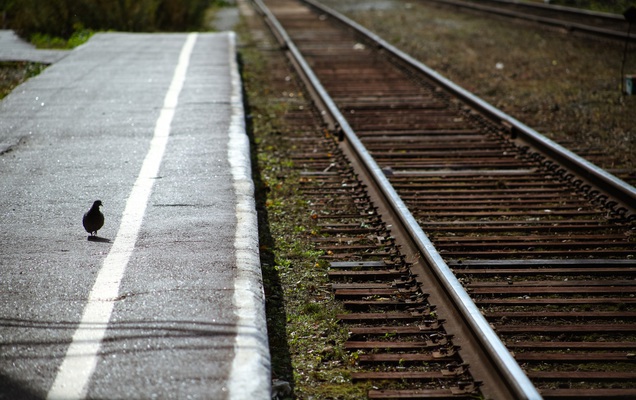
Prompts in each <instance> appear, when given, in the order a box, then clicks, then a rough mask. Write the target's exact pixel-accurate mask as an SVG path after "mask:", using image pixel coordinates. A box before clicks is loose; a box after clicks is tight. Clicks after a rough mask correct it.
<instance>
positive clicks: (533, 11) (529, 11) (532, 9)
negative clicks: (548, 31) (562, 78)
mask: <svg viewBox="0 0 636 400" xmlns="http://www.w3.org/2000/svg"><path fill="white" fill-rule="evenodd" d="M427 1H428V2H432V3H437V4H443V5H446V6H452V7H458V8H460V9H465V10H472V11H476V12H481V13H487V14H492V15H499V16H503V17H506V18H514V19H519V20H525V21H530V22H534V23H539V24H543V25H548V26H552V27H556V28H562V29H566V30H568V31H571V32H578V33H584V34H589V35H595V36H599V37H604V38H608V39H617V40H623V41H624V40H629V41H630V42H634V41H636V32H633V31H634V30H636V28H634V29H632V32H631V34H630V33H629V24H628V23H627V21H626V20H625V18H624V17H623V16H622V15H616V14H610V13H601V12H594V11H588V10H581V9H577V8H571V7H561V6H555V5H550V4H541V3H531V2H525V1H517V0H480V1H471V0H427Z"/></svg>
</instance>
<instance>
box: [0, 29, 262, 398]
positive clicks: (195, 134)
mask: <svg viewBox="0 0 636 400" xmlns="http://www.w3.org/2000/svg"><path fill="white" fill-rule="evenodd" d="M243 113H244V111H243V103H242V98H241V82H240V77H239V73H238V68H237V64H236V58H235V39H234V34H233V33H215V34H207V33H206V34H126V33H104V34H97V35H95V36H94V37H93V38H91V40H89V41H88V42H87V43H86V44H84V45H82V46H80V47H79V48H77V49H75V50H73V51H71V52H69V53H68V54H67V55H66V56H65V57H64V58H61V59H60V60H58V61H57V62H56V63H55V64H53V65H52V66H50V67H49V68H47V69H46V70H45V71H44V72H43V73H42V74H40V75H39V76H37V77H35V78H32V79H31V80H29V81H27V82H26V83H24V84H23V85H21V86H19V87H18V88H16V89H15V90H14V91H13V92H12V93H11V94H10V95H9V96H7V97H6V98H5V99H4V100H3V101H2V102H0V143H2V144H3V145H2V148H1V149H0V182H2V183H1V185H2V190H1V191H0V243H1V246H0V276H1V277H2V278H1V279H0V399H4V398H6V399H16V398H21V399H31V398H44V397H48V398H50V399H57V398H65V399H67V398H109V399H114V398H126V399H133V398H202V399H203V398H204V399H265V398H270V358H269V351H268V343H267V333H266V322H265V312H264V296H263V288H262V279H261V272H260V262H259V256H258V230H257V226H256V221H257V218H256V211H255V207H254V188H253V182H252V178H251V167H250V154H249V143H248V138H247V135H246V133H245V125H244V114H243ZM96 199H100V200H101V201H102V203H103V207H102V212H103V213H104V215H105V218H106V222H105V225H104V227H103V228H102V229H100V230H99V232H98V236H99V237H97V238H90V237H88V233H86V232H85V231H84V230H83V227H82V223H81V220H82V215H83V213H84V212H85V211H87V210H88V208H89V207H90V205H91V204H92V202H93V201H94V200H96Z"/></svg>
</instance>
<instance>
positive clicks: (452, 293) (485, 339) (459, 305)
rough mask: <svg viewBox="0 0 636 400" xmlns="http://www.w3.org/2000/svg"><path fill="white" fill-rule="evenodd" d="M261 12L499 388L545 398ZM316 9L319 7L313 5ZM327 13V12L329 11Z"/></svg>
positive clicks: (282, 36)
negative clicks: (423, 262)
mask: <svg viewBox="0 0 636 400" xmlns="http://www.w3.org/2000/svg"><path fill="white" fill-rule="evenodd" d="M253 2H254V3H255V4H256V6H257V7H258V10H259V12H260V13H261V14H262V15H263V17H264V18H265V20H266V22H267V24H268V25H269V26H270V28H271V29H272V30H275V31H276V33H275V35H276V36H277V38H278V39H279V40H283V45H284V47H285V50H287V51H288V52H289V54H290V55H291V56H292V57H293V59H294V60H295V61H294V64H296V65H297V66H299V67H300V70H298V72H299V73H300V74H301V75H302V79H303V80H304V81H305V82H309V85H311V87H312V89H311V92H313V93H314V94H316V95H318V96H319V97H320V99H321V100H320V102H319V103H321V104H323V105H324V106H325V107H326V108H325V109H324V110H322V111H324V113H327V114H329V115H330V116H331V118H329V119H327V122H328V123H330V124H332V125H333V126H332V127H331V128H332V129H338V130H341V132H342V134H343V135H344V137H345V138H346V142H347V143H348V145H349V146H350V147H351V149H352V150H353V152H354V153H355V156H356V157H357V158H358V160H359V161H360V164H359V166H361V167H362V168H364V169H365V170H366V172H367V173H368V174H369V175H370V177H371V178H372V179H373V181H374V183H375V185H377V187H378V188H379V190H380V192H381V194H382V195H383V196H384V199H385V200H386V201H387V203H388V204H389V205H390V207H391V208H392V211H393V212H394V213H395V215H396V217H397V220H396V221H397V222H399V223H401V224H402V225H403V229H404V230H405V231H407V232H409V233H410V239H411V240H412V242H413V243H414V244H415V245H416V246H417V248H418V249H419V251H420V253H421V254H422V256H423V257H424V259H425V260H426V262H427V265H428V267H429V268H430V269H431V270H432V271H433V272H434V274H435V276H436V278H437V281H438V282H439V283H440V284H441V285H442V288H443V290H444V292H445V294H446V295H447V296H448V298H449V299H451V301H452V303H453V306H454V307H455V309H456V311H457V312H458V313H459V314H460V315H461V316H462V318H463V320H464V321H465V323H466V324H467V326H468V328H469V329H470V331H471V332H472V334H473V336H474V337H475V338H476V340H477V341H478V342H479V343H480V345H481V346H482V348H483V349H484V351H485V353H486V354H487V356H488V357H489V360H490V361H491V365H492V366H493V367H494V368H496V371H494V372H495V373H496V374H497V375H498V376H499V377H500V378H501V380H500V383H504V384H505V385H506V387H507V389H508V391H509V394H510V396H513V397H512V398H516V399H541V398H542V397H541V395H540V394H539V392H538V391H537V389H536V388H535V387H534V385H533V384H532V383H531V382H530V380H529V379H528V377H527V376H526V374H525V373H524V372H523V370H522V369H521V367H520V366H519V364H518V363H517V362H516V361H515V359H514V358H513V357H512V355H511V354H510V352H509V350H508V349H507V348H506V346H505V345H504V344H503V343H502V342H501V340H500V339H499V337H498V336H497V334H496V333H495V332H494V331H493V329H492V328H491V327H490V325H489V323H488V321H487V320H486V319H485V318H484V317H483V315H482V314H481V312H480V311H479V309H478V308H477V306H476V305H475V303H474V302H473V301H472V300H471V298H470V296H469V295H468V293H467V292H466V291H465V290H464V288H463V287H462V285H461V283H460V282H459V281H458V280H457V278H456V277H455V275H454V274H453V272H452V271H451V269H450V268H449V267H448V265H447V264H446V262H444V260H443V259H442V257H441V255H440V254H439V252H438V251H437V249H436V248H435V246H434V245H433V243H432V242H431V241H430V239H429V238H428V237H427V236H426V234H425V233H424V231H423V230H422V229H421V227H420V226H419V224H418V222H417V221H416V220H415V218H414V217H413V215H412V214H411V213H410V211H409V210H408V207H407V206H406V204H404V202H403V201H402V199H401V198H400V197H399V195H398V194H397V192H396V191H395V189H393V187H392V186H391V184H390V182H389V181H388V179H387V178H386V176H385V175H384V173H383V171H382V170H381V168H380V167H379V166H378V164H377V163H376V162H375V160H374V159H373V157H372V156H371V155H370V154H369V152H368V151H367V150H366V148H365V146H364V145H363V144H362V142H361V141H360V140H359V139H358V137H357V135H356V134H355V132H354V131H353V129H352V128H351V126H350V125H349V123H348V122H347V120H346V118H345V117H344V116H343V115H342V113H341V112H340V110H339V108H338V107H337V106H336V104H335V102H334V101H333V99H332V98H331V96H330V95H329V94H328V93H327V91H326V90H325V88H324V87H323V86H322V84H321V83H320V80H319V79H318V78H317V77H316V75H315V74H314V73H313V71H312V69H311V68H310V67H309V65H308V63H307V62H306V61H305V59H304V57H303V55H302V54H301V52H300V51H299V50H298V48H297V47H296V45H295V44H294V42H293V41H292V40H291V38H290V37H289V35H288V34H287V33H286V32H285V29H284V28H283V27H282V25H281V24H280V23H279V22H278V20H277V19H276V17H275V16H274V15H273V14H272V12H271V11H270V10H269V9H268V8H267V6H266V5H265V4H264V3H263V2H262V1H261V0H253ZM311 3H312V4H315V3H313V2H311ZM324 10H325V12H327V10H326V9H324Z"/></svg>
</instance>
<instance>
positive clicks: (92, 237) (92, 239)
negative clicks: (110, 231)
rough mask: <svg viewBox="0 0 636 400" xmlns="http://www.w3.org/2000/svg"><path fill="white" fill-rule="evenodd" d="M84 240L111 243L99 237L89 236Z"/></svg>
mask: <svg viewBox="0 0 636 400" xmlns="http://www.w3.org/2000/svg"><path fill="white" fill-rule="evenodd" d="M86 240H88V241H89V242H99V243H111V241H110V239H107V238H103V237H99V236H89V237H88V238H87V239H86Z"/></svg>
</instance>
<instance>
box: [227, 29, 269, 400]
mask: <svg viewBox="0 0 636 400" xmlns="http://www.w3.org/2000/svg"><path fill="white" fill-rule="evenodd" d="M228 39H229V57H230V73H231V81H232V95H231V100H230V101H231V108H232V117H231V121H230V128H229V136H230V141H229V143H228V159H229V162H230V167H231V170H232V177H233V180H234V191H235V194H236V200H237V204H236V217H237V228H236V236H235V240H234V247H235V249H236V279H235V284H234V306H235V309H236V315H237V317H238V321H237V335H236V340H235V344H234V350H235V356H234V361H233V362H232V368H231V371H230V377H229V398H230V399H233V400H235V399H236V400H237V399H269V398H271V360H270V354H269V342H268V338H267V320H266V317H265V294H264V291H263V277H262V273H261V265H260V258H259V250H258V218H257V214H256V207H255V200H254V182H253V180H252V169H251V161H250V144H249V140H248V137H247V133H246V128H245V111H244V108H243V95H242V83H241V78H240V75H239V70H238V63H237V61H236V35H235V34H234V32H229V33H228Z"/></svg>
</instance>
